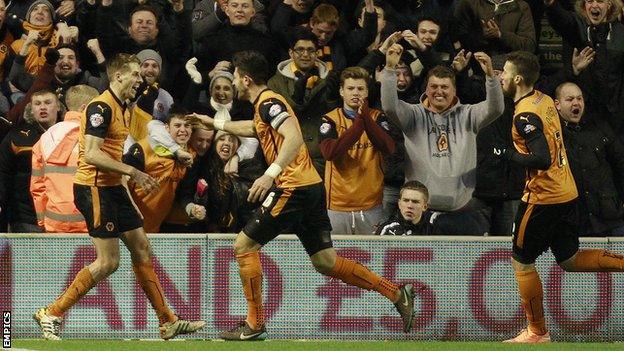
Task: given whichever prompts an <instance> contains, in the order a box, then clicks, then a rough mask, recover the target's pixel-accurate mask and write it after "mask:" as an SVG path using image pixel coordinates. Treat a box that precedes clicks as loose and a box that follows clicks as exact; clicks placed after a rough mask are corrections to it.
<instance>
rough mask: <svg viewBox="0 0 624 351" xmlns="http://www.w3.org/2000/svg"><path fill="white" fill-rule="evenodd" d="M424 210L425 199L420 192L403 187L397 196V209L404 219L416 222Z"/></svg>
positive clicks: (425, 207)
mask: <svg viewBox="0 0 624 351" xmlns="http://www.w3.org/2000/svg"><path fill="white" fill-rule="evenodd" d="M425 210H427V201H426V199H425V195H423V193H422V192H420V191H418V190H413V189H403V191H402V192H401V196H400V198H399V211H401V216H403V218H404V219H405V220H407V221H410V222H412V223H414V224H416V223H418V222H419V221H420V218H421V217H422V214H423V212H424V211H425Z"/></svg>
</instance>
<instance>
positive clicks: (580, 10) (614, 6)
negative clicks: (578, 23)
mask: <svg viewBox="0 0 624 351" xmlns="http://www.w3.org/2000/svg"><path fill="white" fill-rule="evenodd" d="M605 2H608V3H609V4H611V6H609V10H608V11H607V15H606V16H605V21H606V22H613V21H616V20H617V19H618V16H619V15H620V13H622V4H620V1H619V0H618V1H613V0H605ZM574 10H576V13H577V14H578V15H579V16H581V17H582V18H583V19H585V22H587V23H589V16H587V11H586V10H585V0H577V1H576V3H575V4H574Z"/></svg>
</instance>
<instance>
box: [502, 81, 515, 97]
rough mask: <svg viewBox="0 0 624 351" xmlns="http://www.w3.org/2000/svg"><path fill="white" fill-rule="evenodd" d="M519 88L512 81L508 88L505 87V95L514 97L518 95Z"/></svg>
mask: <svg viewBox="0 0 624 351" xmlns="http://www.w3.org/2000/svg"><path fill="white" fill-rule="evenodd" d="M517 90H518V87H517V86H516V85H515V84H514V83H513V82H510V83H509V86H507V89H505V88H503V95H505V96H507V97H510V98H513V97H514V96H516V91H517Z"/></svg>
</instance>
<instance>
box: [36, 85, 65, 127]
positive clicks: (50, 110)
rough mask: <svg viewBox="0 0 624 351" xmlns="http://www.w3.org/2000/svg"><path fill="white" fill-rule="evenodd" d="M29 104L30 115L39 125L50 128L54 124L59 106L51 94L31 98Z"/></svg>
mask: <svg viewBox="0 0 624 351" xmlns="http://www.w3.org/2000/svg"><path fill="white" fill-rule="evenodd" d="M30 104H31V109H32V110H31V111H32V114H33V116H34V117H35V120H36V121H37V122H39V124H41V125H42V126H45V127H50V126H52V125H53V124H54V123H56V119H57V117H58V111H59V105H58V99H57V98H56V96H55V95H54V94H53V93H47V94H42V95H35V96H33V97H32V99H31V101H30Z"/></svg>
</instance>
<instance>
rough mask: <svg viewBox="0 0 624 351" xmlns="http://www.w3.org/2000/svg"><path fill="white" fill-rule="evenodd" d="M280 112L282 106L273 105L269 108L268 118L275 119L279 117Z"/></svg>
mask: <svg viewBox="0 0 624 351" xmlns="http://www.w3.org/2000/svg"><path fill="white" fill-rule="evenodd" d="M281 112H282V106H280V105H279V104H273V106H271V108H269V116H271V117H275V116H277V115H279V114H280V113H281Z"/></svg>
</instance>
